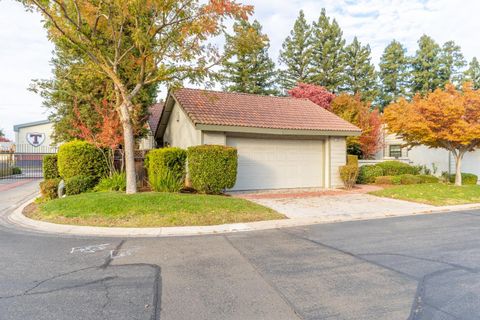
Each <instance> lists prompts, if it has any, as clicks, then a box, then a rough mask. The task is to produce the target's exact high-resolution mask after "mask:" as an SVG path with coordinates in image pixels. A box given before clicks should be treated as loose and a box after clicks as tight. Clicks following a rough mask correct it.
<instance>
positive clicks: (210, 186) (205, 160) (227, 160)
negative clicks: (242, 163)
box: [187, 145, 238, 194]
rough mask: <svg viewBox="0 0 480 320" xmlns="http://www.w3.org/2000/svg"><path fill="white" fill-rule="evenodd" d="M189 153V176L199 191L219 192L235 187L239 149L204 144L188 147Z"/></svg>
mask: <svg viewBox="0 0 480 320" xmlns="http://www.w3.org/2000/svg"><path fill="white" fill-rule="evenodd" d="M187 155H188V157H187V158H188V174H189V178H190V181H191V183H192V187H193V188H195V189H196V190H197V191H199V192H203V193H212V194H219V193H221V192H222V191H223V190H225V189H230V188H233V186H234V185H235V182H236V181H237V167H238V155H237V149H235V148H232V147H226V146H219V145H203V146H195V147H190V148H188V150H187Z"/></svg>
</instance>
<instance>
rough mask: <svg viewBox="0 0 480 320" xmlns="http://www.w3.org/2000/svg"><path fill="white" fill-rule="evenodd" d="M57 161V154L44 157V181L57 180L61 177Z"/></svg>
mask: <svg viewBox="0 0 480 320" xmlns="http://www.w3.org/2000/svg"><path fill="white" fill-rule="evenodd" d="M57 160H58V157H57V155H56V154H47V155H45V156H43V161H42V170H43V178H44V179H55V178H59V177H60V175H59V174H58V166H57Z"/></svg>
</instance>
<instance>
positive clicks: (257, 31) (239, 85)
mask: <svg viewBox="0 0 480 320" xmlns="http://www.w3.org/2000/svg"><path fill="white" fill-rule="evenodd" d="M233 28H234V32H235V33H234V35H228V36H227V37H226V44H225V53H226V56H227V59H226V60H225V61H224V63H223V70H222V81H223V82H224V84H225V86H224V89H225V90H227V91H231V92H244V93H254V94H265V95H271V94H278V91H277V90H276V88H275V86H274V84H275V63H274V62H273V61H272V59H270V57H269V56H268V48H269V47H270V40H269V39H268V36H267V35H265V34H262V27H261V25H260V23H259V22H258V21H254V22H253V23H249V22H248V21H241V22H237V23H235V24H234V27H233Z"/></svg>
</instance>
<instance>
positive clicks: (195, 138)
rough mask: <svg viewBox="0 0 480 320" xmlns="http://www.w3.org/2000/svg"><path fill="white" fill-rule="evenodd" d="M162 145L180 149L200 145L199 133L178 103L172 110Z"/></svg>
mask: <svg viewBox="0 0 480 320" xmlns="http://www.w3.org/2000/svg"><path fill="white" fill-rule="evenodd" d="M163 143H164V145H165V146H172V147H179V148H182V149H186V148H188V147H191V146H197V145H200V144H202V134H201V131H200V130H197V129H195V126H194V125H193V123H192V122H191V121H190V118H188V116H187V115H186V114H185V112H184V111H183V110H182V108H180V106H179V105H178V103H175V105H174V107H173V109H172V114H171V115H170V119H169V121H168V124H167V128H166V130H165V134H164V136H163Z"/></svg>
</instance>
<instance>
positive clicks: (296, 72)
mask: <svg viewBox="0 0 480 320" xmlns="http://www.w3.org/2000/svg"><path fill="white" fill-rule="evenodd" d="M310 36H311V27H310V25H309V24H308V23H307V21H306V20H305V14H304V13H303V11H300V14H299V15H298V18H297V20H296V21H295V25H294V26H293V30H292V31H291V32H290V35H289V36H288V37H287V38H286V39H285V41H284V42H283V45H282V49H281V50H280V57H279V62H280V64H282V65H284V66H285V69H284V70H281V71H280V76H279V82H280V84H281V86H282V89H283V90H290V89H292V88H293V87H295V86H296V85H297V84H298V83H300V82H302V83H303V82H307V79H308V78H309V77H310V72H311V70H310V59H311V54H312V40H311V38H310Z"/></svg>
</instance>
